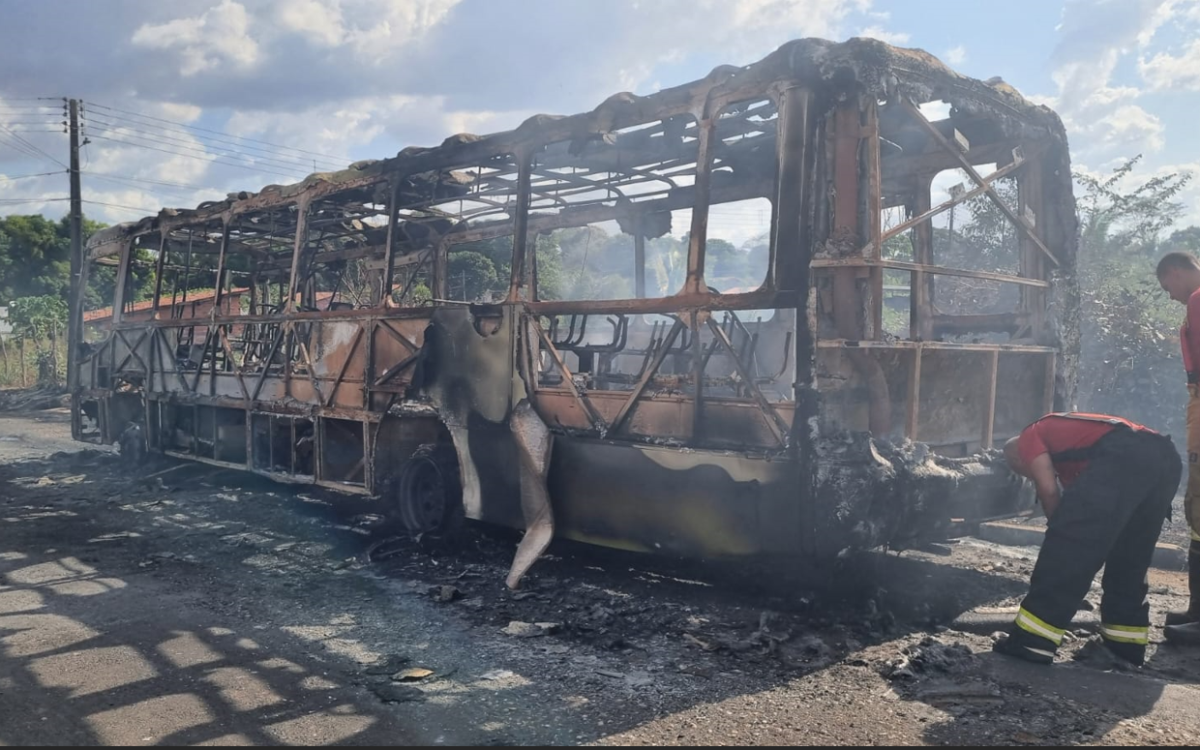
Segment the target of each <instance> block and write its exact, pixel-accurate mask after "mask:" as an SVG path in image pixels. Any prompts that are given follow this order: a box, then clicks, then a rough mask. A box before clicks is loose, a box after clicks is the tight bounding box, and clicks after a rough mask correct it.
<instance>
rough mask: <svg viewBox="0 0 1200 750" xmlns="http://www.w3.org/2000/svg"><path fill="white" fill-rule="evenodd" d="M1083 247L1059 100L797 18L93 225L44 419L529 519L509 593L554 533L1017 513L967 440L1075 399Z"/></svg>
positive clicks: (730, 538)
mask: <svg viewBox="0 0 1200 750" xmlns="http://www.w3.org/2000/svg"><path fill="white" fill-rule="evenodd" d="M956 182H958V183H961V184H953V183H956ZM943 194H945V195H943ZM935 199H937V200H936V202H935ZM956 217H957V220H958V226H957V227H956V226H955V221H956ZM971 217H973V218H972V220H971V223H970V224H969V226H968V225H967V224H966V223H965V222H966V220H967V218H971ZM985 230H987V231H985ZM1075 238H1076V214H1075V204H1074V198H1073V196H1072V182H1071V168H1070V160H1069V155H1068V150H1067V140H1066V136H1065V134H1064V130H1063V125H1062V122H1061V121H1060V119H1059V118H1058V117H1057V116H1056V115H1055V114H1054V113H1053V112H1052V111H1051V110H1049V109H1047V108H1046V107H1044V106H1037V105H1034V104H1032V103H1030V102H1028V101H1026V100H1025V99H1023V98H1022V97H1021V96H1020V95H1019V94H1018V93H1017V92H1016V91H1015V90H1014V89H1012V88H1011V87H1010V86H1008V85H1006V84H1005V83H1003V82H1002V81H1000V80H999V79H993V80H991V81H987V82H982V81H978V80H974V79H970V78H966V77H964V76H961V75H958V74H956V73H955V72H953V71H952V70H950V69H948V68H947V67H946V66H944V65H943V64H942V63H940V62H939V61H938V60H937V59H935V58H934V57H932V56H930V55H928V54H926V53H924V52H922V51H920V50H911V49H899V48H895V47H892V46H889V45H886V44H884V43H882V42H879V41H875V40H869V39H852V40H850V41H847V42H844V43H832V42H828V41H824V40H816V39H802V40H797V41H794V42H791V43H788V44H786V45H784V46H783V47H781V48H779V49H778V50H777V51H775V52H773V53H772V54H770V55H769V56H767V57H766V58H764V59H762V60H761V61H759V62H757V63H755V64H752V65H748V66H744V67H732V66H727V67H720V68H717V69H716V70H714V71H713V72H712V73H711V74H710V75H709V76H708V77H706V78H704V79H703V80H699V81H695V82H692V83H688V84H685V85H682V86H678V87H675V88H669V89H663V90H661V91H659V92H657V93H654V94H651V95H648V96H634V95H632V94H628V93H623V94H617V95H615V96H613V97H611V98H609V99H608V100H607V101H605V102H604V103H603V104H601V105H600V106H599V107H597V108H596V109H595V110H593V111H591V112H588V113H585V114H579V115H574V116H569V117H551V116H535V117H532V118H530V119H529V120H527V121H526V122H524V123H523V124H522V125H521V126H520V127H518V128H516V129H515V130H512V131H509V132H504V133H498V134H494V135H488V136H474V135H466V134H461V135H456V136H453V137H451V138H449V139H447V140H446V141H445V142H444V143H442V145H440V146H438V147H434V148H415V147H414V148H407V149H405V150H403V151H401V152H400V153H399V154H398V155H397V156H395V157H394V158H389V159H383V160H379V161H366V162H359V163H356V164H352V165H350V167H349V168H348V169H346V170H344V171H340V172H335V173H321V174H314V175H311V176H310V177H308V178H307V179H305V180H304V181H303V182H300V183H298V184H293V185H283V186H280V185H271V186H268V187H266V188H264V189H263V190H262V191H260V192H258V193H237V194H231V195H229V196H228V198H227V200H224V201H219V202H212V203H205V204H202V205H200V206H198V207H196V208H194V209H169V210H163V211H161V212H160V213H159V214H158V215H157V216H153V217H149V218H146V219H143V220H141V221H138V222H135V223H130V224H124V225H121V226H116V227H112V228H109V229H106V230H103V231H101V232H99V233H97V234H96V235H95V236H93V237H92V238H91V240H90V241H89V242H88V244H87V247H86V250H85V258H84V261H83V273H82V276H81V278H79V279H77V280H76V283H75V285H74V287H73V289H72V299H71V315H72V322H73V325H72V327H71V336H72V346H71V362H70V388H71V398H72V404H73V422H72V430H73V434H74V437H75V438H76V439H77V440H82V441H93V442H99V443H106V444H111V443H120V445H121V448H122V450H123V451H127V452H130V453H133V454H134V455H140V454H141V453H142V452H144V451H150V452H158V453H163V454H166V455H168V456H173V457H177V458H181V459H188V460H192V461H200V462H205V463H209V464H214V465H217V466H222V467H230V468H238V469H244V470H246V471H249V472H256V473H258V474H262V475H266V476H268V477H272V478H275V479H277V480H280V481H284V482H298V483H308V484H315V485H319V486H321V487H326V488H332V489H336V490H339V491H342V492H347V493H357V494H360V495H364V496H368V497H370V498H373V499H375V500H376V501H377V502H378V503H379V504H380V507H381V508H382V509H387V510H388V511H389V512H391V513H394V514H395V515H396V517H397V518H399V519H401V520H402V521H403V522H404V524H405V525H406V527H407V528H409V529H411V530H412V531H414V532H434V533H444V532H447V531H448V530H450V529H453V528H454V527H455V526H456V525H457V524H459V523H460V522H461V520H462V519H464V518H466V519H475V520H479V521H484V522H491V523H496V524H502V525H506V526H510V527H514V528H516V529H519V530H523V531H524V532H525V533H524V536H523V537H522V541H521V542H520V544H519V545H518V547H517V550H516V556H515V559H514V562H513V567H512V571H511V573H510V577H509V584H510V585H513V586H515V585H516V584H517V582H518V581H519V579H520V578H521V576H522V575H523V573H524V572H526V571H527V569H528V568H529V566H530V565H531V564H532V563H533V562H534V561H535V560H536V558H537V557H538V556H539V554H540V553H541V552H542V551H543V550H544V549H545V547H546V545H547V544H548V543H549V542H550V540H551V539H552V538H554V537H563V538H569V539H574V540H581V541H584V542H589V543H595V544H601V545H608V546H614V547H619V548H624V549H630V550H641V551H648V552H660V553H665V554H672V555H680V556H705V557H736V556H762V555H787V556H792V557H795V558H797V559H822V558H826V559H827V558H829V557H831V556H837V555H839V554H840V553H843V552H845V551H847V550H857V549H870V548H877V547H881V546H889V547H892V548H896V547H905V546H911V545H917V544H921V543H924V542H927V541H931V540H937V539H945V538H948V537H951V536H953V535H955V534H961V533H963V532H964V531H968V530H969V529H970V528H971V527H972V525H974V524H977V523H978V522H980V521H982V520H984V519H993V518H1002V517H1007V516H1012V515H1015V514H1018V513H1021V512H1023V511H1025V510H1027V509H1028V508H1029V507H1030V504H1031V495H1030V493H1028V492H1027V491H1026V489H1025V487H1024V485H1023V484H1022V483H1021V482H1020V481H1018V480H1016V479H1015V478H1013V477H1012V476H1011V475H1010V473H1009V472H1008V471H1007V470H1006V469H1005V468H1004V466H1003V463H1002V462H1001V461H998V460H997V458H998V457H997V453H996V451H995V450H994V446H995V445H997V443H998V441H1002V440H1004V439H1005V438H1007V437H1010V436H1012V435H1014V434H1016V433H1017V432H1018V431H1019V430H1020V429H1021V428H1022V427H1023V426H1024V425H1025V424H1027V423H1028V422H1029V421H1032V420H1033V419H1035V418H1037V417H1038V416H1040V415H1041V414H1042V413H1044V412H1046V411H1048V410H1051V409H1062V408H1069V406H1070V404H1071V403H1072V400H1073V398H1074V374H1075V364H1076V360H1077V348H1078V321H1077V308H1078V299H1077V287H1076V281H1075V275H1074V263H1075V249H1076V239H1075ZM106 267H108V270H107V271H106V272H107V273H110V274H111V273H112V272H113V271H112V269H113V268H115V269H116V274H115V283H114V284H113V285H112V286H113V287H114V290H113V293H112V297H113V298H112V299H111V300H109V301H110V302H111V307H112V314H111V316H110V317H109V318H108V320H109V321H110V322H109V323H108V324H107V325H106V326H104V327H103V328H102V329H101V330H92V331H91V332H90V333H89V334H88V335H86V336H85V334H84V329H83V327H82V325H81V323H82V320H83V316H84V313H85V310H84V299H85V295H84V289H85V287H86V285H87V284H88V283H89V278H90V277H91V276H93V275H95V274H97V273H100V272H104V271H105V269H106ZM147 279H149V282H148V283H147V282H146V280H147ZM139 280H140V281H139ZM139 283H140V284H141V290H142V291H140V292H139V291H137V289H138V284H139ZM189 294H190V295H191V297H192V299H193V300H195V299H196V298H197V295H201V294H204V295H206V296H205V299H206V300H208V304H206V305H205V306H204V307H203V308H199V309H200V312H196V310H197V309H198V308H196V307H195V306H190V305H189V302H188V299H189ZM233 296H236V298H237V303H236V304H230V303H229V300H230V299H231V298H232V297H233ZM210 297H211V299H210ZM135 310H136V311H138V314H137V315H134V314H132V313H133V312H134V311H135ZM185 310H190V311H191V312H185Z"/></svg>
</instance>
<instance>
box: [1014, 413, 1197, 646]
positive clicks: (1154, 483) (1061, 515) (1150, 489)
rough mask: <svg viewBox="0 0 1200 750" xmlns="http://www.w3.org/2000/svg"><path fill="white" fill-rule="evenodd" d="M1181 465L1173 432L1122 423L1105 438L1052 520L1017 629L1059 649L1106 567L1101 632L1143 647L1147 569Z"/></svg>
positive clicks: (1146, 622)
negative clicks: (1149, 430) (1138, 428)
mask: <svg viewBox="0 0 1200 750" xmlns="http://www.w3.org/2000/svg"><path fill="white" fill-rule="evenodd" d="M1182 471H1183V464H1182V461H1180V458H1179V453H1178V452H1177V451H1176V450H1175V446H1174V445H1173V444H1172V443H1171V439H1170V438H1169V437H1165V436H1162V435H1155V434H1152V433H1147V432H1135V431H1133V430H1124V429H1118V430H1114V431H1113V432H1110V433H1109V434H1108V435H1105V436H1104V437H1103V438H1101V439H1100V440H1099V441H1098V442H1097V443H1096V445H1095V447H1094V448H1093V453H1092V456H1091V458H1090V460H1089V461H1088V465H1087V468H1085V469H1084V470H1083V472H1082V473H1081V474H1080V475H1079V477H1078V478H1077V479H1076V480H1075V482H1074V483H1072V485H1071V486H1070V487H1068V488H1067V489H1066V490H1064V492H1063V494H1062V498H1061V500H1060V502H1059V506H1058V510H1057V511H1055V513H1054V517H1053V518H1051V519H1050V520H1049V522H1048V524H1047V528H1046V538H1045V540H1044V541H1043V542H1042V549H1041V552H1040V553H1039V554H1038V559H1037V564H1036V565H1035V566H1034V569H1033V576H1032V578H1031V579H1030V584H1029V594H1028V595H1027V596H1026V597H1025V601H1024V602H1022V604H1021V612H1020V614H1018V616H1017V622H1016V623H1015V626H1014V634H1016V635H1019V636H1020V637H1021V638H1023V639H1027V642H1030V645H1034V646H1035V647H1037V648H1043V649H1046V650H1049V651H1053V650H1055V649H1056V648H1057V647H1058V645H1059V644H1060V643H1061V641H1062V635H1063V632H1064V631H1065V630H1066V629H1067V627H1068V626H1069V625H1070V624H1071V619H1072V618H1073V617H1074V616H1075V612H1076V611H1077V610H1078V609H1079V605H1080V604H1081V603H1082V602H1083V598H1084V596H1086V595H1087V592H1088V590H1089V589H1090V588H1091V584H1092V580H1093V579H1094V578H1095V576H1096V573H1097V572H1098V571H1099V570H1100V568H1101V566H1103V567H1104V578H1103V579H1102V585H1103V587H1104V595H1103V599H1102V601H1101V605H1100V618H1101V632H1102V633H1103V634H1104V637H1105V638H1106V639H1107V640H1109V641H1110V642H1113V643H1118V644H1122V645H1124V646H1125V647H1127V648H1133V649H1134V650H1137V649H1139V648H1140V649H1141V650H1142V651H1143V652H1144V650H1145V646H1146V643H1147V640H1148V635H1149V625H1150V604H1149V602H1148V600H1147V594H1148V593H1149V584H1148V582H1147V578H1146V574H1147V571H1148V570H1149V568H1150V562H1151V560H1152V559H1153V556H1154V547H1155V544H1156V543H1157V542H1158V536H1159V534H1160V533H1162V527H1163V522H1164V521H1165V520H1166V519H1167V518H1168V517H1169V516H1170V513H1171V502H1172V500H1174V498H1175V493H1176V491H1177V490H1178V489H1179V480H1180V477H1181V474H1182Z"/></svg>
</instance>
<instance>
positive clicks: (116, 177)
mask: <svg viewBox="0 0 1200 750" xmlns="http://www.w3.org/2000/svg"><path fill="white" fill-rule="evenodd" d="M85 174H88V175H91V176H92V177H99V178H100V179H103V180H123V181H125V182H132V183H144V184H147V185H162V186H163V187H174V188H183V189H186V190H216V188H208V187H202V186H200V185H184V184H182V183H179V182H165V181H163V180H151V179H149V178H148V177H129V176H127V175H119V174H108V173H107V172H85Z"/></svg>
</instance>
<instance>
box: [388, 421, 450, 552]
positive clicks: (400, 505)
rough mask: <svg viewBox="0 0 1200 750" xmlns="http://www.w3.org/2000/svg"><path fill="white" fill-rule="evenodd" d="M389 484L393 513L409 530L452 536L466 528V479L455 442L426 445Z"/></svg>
mask: <svg viewBox="0 0 1200 750" xmlns="http://www.w3.org/2000/svg"><path fill="white" fill-rule="evenodd" d="M387 485H388V486H387V487H386V489H385V492H386V500H387V502H388V503H389V504H390V508H389V511H390V515H391V516H392V518H393V519H394V520H396V521H398V522H399V523H400V524H401V525H403V526H404V528H405V530H407V531H408V532H410V533H412V534H421V535H426V534H428V535H432V536H438V537H446V538H449V537H453V536H455V535H456V534H457V533H458V531H459V530H460V529H461V528H462V525H463V518H464V512H463V502H462V480H461V478H460V474H459V470H458V455H457V454H456V453H455V451H454V447H453V446H451V445H441V444H433V443H427V444H425V445H422V446H421V447H419V448H417V450H416V451H414V452H413V454H412V456H411V457H409V459H408V460H407V461H405V462H404V463H403V464H402V465H401V466H400V468H399V470H398V471H397V472H396V474H395V476H394V477H392V478H391V480H390V481H389V482H388V483H387Z"/></svg>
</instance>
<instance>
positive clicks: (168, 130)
mask: <svg viewBox="0 0 1200 750" xmlns="http://www.w3.org/2000/svg"><path fill="white" fill-rule="evenodd" d="M104 117H107V118H109V119H111V120H120V121H122V122H128V123H132V124H134V125H140V126H142V127H148V128H155V129H156V130H157V131H159V132H154V133H147V135H163V134H164V133H166V134H173V135H184V136H187V137H189V138H195V139H197V140H200V142H201V143H205V144H208V143H209V142H213V143H227V144H230V145H232V146H236V147H237V148H235V149H229V150H234V151H238V152H239V153H246V152H245V151H242V149H247V150H253V151H261V152H263V153H264V154H267V155H271V156H277V157H280V158H281V159H286V160H289V162H295V163H299V164H309V163H312V164H314V166H315V163H316V160H314V159H311V158H307V157H301V156H294V155H292V154H288V153H286V152H284V151H280V150H277V149H267V148H262V147H260V146H250V145H247V144H244V143H238V142H237V141H233V140H229V139H227V138H214V137H213V136H202V135H197V134H195V133H189V132H187V131H185V130H177V129H174V128H164V127H163V126H161V125H155V124H153V123H148V122H143V121H141V120H135V119H131V118H129V117H121V116H120V115H111V114H105V115H104ZM89 122H99V123H101V124H102V125H107V126H108V127H113V128H124V127H125V126H124V125H115V124H113V123H109V122H105V121H103V120H98V119H96V118H94V117H93V118H91V119H90V120H89ZM131 130H132V129H131ZM134 132H143V131H136V130H135V131H134ZM164 137H165V136H164ZM235 137H236V136H235ZM189 142H190V141H189ZM217 148H221V147H220V146H218V147H217ZM247 155H250V154H247ZM256 158H262V157H257V156H256ZM321 161H322V162H323V163H325V164H326V165H327V166H328V167H329V168H334V169H341V168H342V167H343V166H344V165H345V164H346V160H336V161H335V160H334V159H332V158H324V157H322V159H321ZM306 169H307V167H306Z"/></svg>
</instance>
